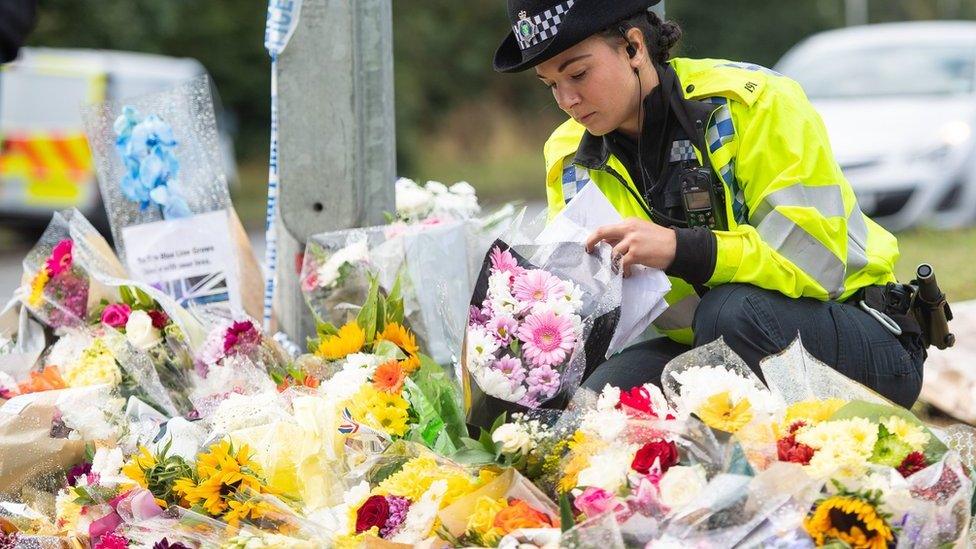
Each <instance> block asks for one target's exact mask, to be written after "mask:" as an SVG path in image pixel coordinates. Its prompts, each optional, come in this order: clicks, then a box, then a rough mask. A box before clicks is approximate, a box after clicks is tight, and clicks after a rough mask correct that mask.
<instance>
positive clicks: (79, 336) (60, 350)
mask: <svg viewBox="0 0 976 549" xmlns="http://www.w3.org/2000/svg"><path fill="white" fill-rule="evenodd" d="M94 342H95V338H94V337H92V335H91V334H90V333H88V332H87V331H84V330H76V329H69V330H68V331H67V332H65V333H64V334H63V335H62V336H61V337H60V338H58V340H57V341H55V342H54V345H52V346H51V351H50V352H49V353H48V355H47V359H46V361H45V364H50V365H54V366H57V367H58V368H59V369H60V370H61V371H66V370H70V369H71V368H73V367H74V365H75V363H77V362H78V360H79V359H81V355H82V353H84V352H85V349H87V348H88V347H91V345H92V343H94Z"/></svg>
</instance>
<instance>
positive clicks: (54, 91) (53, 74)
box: [0, 48, 237, 235]
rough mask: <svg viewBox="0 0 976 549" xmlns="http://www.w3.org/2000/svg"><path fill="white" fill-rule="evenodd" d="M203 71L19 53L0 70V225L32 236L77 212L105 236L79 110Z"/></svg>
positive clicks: (184, 65)
mask: <svg viewBox="0 0 976 549" xmlns="http://www.w3.org/2000/svg"><path fill="white" fill-rule="evenodd" d="M205 72H206V70H205V69H204V67H203V65H201V64H200V62H199V61H197V60H195V59H186V58H184V59H177V58H173V57H166V56H162V55H151V54H143V53H132V52H117V51H105V50H82V49H54V48H23V49H22V50H21V51H20V56H19V57H18V58H17V60H16V61H14V62H12V63H8V64H6V65H3V66H2V67H0V225H4V226H8V227H12V228H15V229H23V230H36V229H37V228H38V227H42V226H44V225H45V224H46V223H47V222H48V221H49V220H50V218H51V213H52V212H53V211H55V210H60V209H64V208H77V209H78V210H80V211H81V212H82V213H83V214H84V215H85V216H86V217H87V218H88V219H90V220H91V221H92V222H93V223H95V225H96V226H99V228H100V229H103V231H102V232H103V233H105V234H106V235H107V234H108V231H107V221H106V217H105V212H104V209H103V207H102V204H101V197H100V195H99V192H98V180H97V179H96V176H95V167H94V165H93V161H92V156H91V153H90V151H89V149H88V141H87V139H86V137H85V131H84V126H83V125H82V116H81V107H82V106H83V105H85V104H88V103H97V102H101V101H105V100H109V99H125V98H130V97H137V96H139V95H144V94H147V93H153V92H158V91H163V90H166V89H168V88H171V87H173V86H175V85H177V84H179V83H180V82H182V81H184V80H187V79H190V78H193V77H196V76H198V75H201V74H204V73H205ZM211 81H212V80H211ZM212 92H213V97H214V103H215V108H216V110H217V124H218V127H219V128H220V133H221V144H222V149H223V156H224V164H225V166H224V170H225V173H226V174H227V180H228V181H229V182H235V181H236V180H237V177H236V175H237V172H236V164H235V162H234V150H233V141H232V139H231V137H230V134H229V131H227V124H226V118H225V117H224V116H222V112H221V109H220V103H219V96H218V95H217V92H216V89H214V90H212Z"/></svg>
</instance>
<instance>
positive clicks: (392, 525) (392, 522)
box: [380, 496, 410, 539]
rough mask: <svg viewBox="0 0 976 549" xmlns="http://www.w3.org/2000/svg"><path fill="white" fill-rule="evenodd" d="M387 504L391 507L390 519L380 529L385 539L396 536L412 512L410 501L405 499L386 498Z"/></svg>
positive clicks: (381, 535)
mask: <svg viewBox="0 0 976 549" xmlns="http://www.w3.org/2000/svg"><path fill="white" fill-rule="evenodd" d="M386 504H387V505H388V506H389V517H388V518H387V519H386V523H385V524H384V525H383V528H381V529H380V537H381V538H384V539H386V538H389V537H390V536H392V535H393V534H396V532H397V530H399V529H400V526H401V525H402V524H403V522H404V521H405V520H407V513H408V512H409V511H410V500H409V499H407V498H404V497H400V496H386Z"/></svg>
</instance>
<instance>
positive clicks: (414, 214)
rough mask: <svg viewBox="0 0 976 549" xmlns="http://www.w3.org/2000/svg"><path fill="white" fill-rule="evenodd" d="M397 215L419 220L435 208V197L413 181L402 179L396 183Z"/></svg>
mask: <svg viewBox="0 0 976 549" xmlns="http://www.w3.org/2000/svg"><path fill="white" fill-rule="evenodd" d="M395 187H396V210H397V215H399V216H400V217H402V218H406V219H419V218H422V217H424V216H426V215H427V214H428V213H430V210H431V209H432V208H433V207H434V195H433V194H432V193H431V192H430V191H429V190H427V189H425V188H423V187H421V186H420V185H418V184H417V183H416V182H414V181H413V180H412V179H407V178H405V177H401V178H400V179H397V181H396V185H395Z"/></svg>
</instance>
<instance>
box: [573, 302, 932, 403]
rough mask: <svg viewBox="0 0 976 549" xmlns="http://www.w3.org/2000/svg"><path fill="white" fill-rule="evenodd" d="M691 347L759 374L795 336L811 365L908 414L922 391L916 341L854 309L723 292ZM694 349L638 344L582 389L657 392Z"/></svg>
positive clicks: (703, 314)
mask: <svg viewBox="0 0 976 549" xmlns="http://www.w3.org/2000/svg"><path fill="white" fill-rule="evenodd" d="M694 331H695V341H694V346H696V347H697V346H699V345H703V344H705V343H710V342H712V341H714V340H716V339H718V338H719V336H721V337H723V338H724V339H725V342H726V343H727V344H728V345H729V346H730V347H731V348H732V349H733V350H734V351H735V352H736V353H737V354H738V355H739V356H741V357H742V359H743V360H745V362H746V364H748V365H749V367H750V368H751V369H752V370H753V371H754V372H756V373H757V374H758V375H760V377H761V374H760V372H759V362H760V361H761V360H762V359H764V358H766V357H767V356H769V355H772V354H775V353H778V352H780V351H782V350H783V349H785V348H786V347H787V346H788V345H789V344H790V343H792V342H793V340H795V339H796V337H797V334H799V335H800V336H801V337H802V339H803V345H804V347H806V349H807V350H808V351H809V352H810V353H811V354H812V355H813V356H815V357H817V358H818V359H819V360H821V361H822V362H824V363H826V364H827V365H829V366H832V367H833V368H835V369H836V370H837V371H839V372H840V373H842V374H844V375H845V376H847V377H849V378H851V379H853V380H855V381H858V382H860V383H862V384H863V385H866V386H868V387H870V388H871V389H873V390H875V391H876V392H878V393H880V394H881V395H883V396H885V397H887V398H888V399H890V400H892V401H893V402H895V403H897V404H900V405H902V406H904V407H906V408H908V407H911V405H912V404H913V403H914V402H915V399H917V398H918V394H919V392H921V390H922V365H923V363H924V361H925V351H924V349H923V346H922V342H921V338H920V337H917V336H916V337H914V338H911V339H910V340H907V341H905V342H902V341H901V340H900V339H899V338H898V337H896V336H895V335H894V334H892V333H891V332H889V331H888V330H886V329H885V328H884V327H883V326H882V325H881V323H880V322H878V321H877V320H875V319H874V317H872V316H871V315H869V314H867V313H866V312H864V311H863V310H862V309H860V308H859V307H857V306H855V305H852V304H845V303H836V302H823V301H818V300H816V299H810V298H800V299H793V298H789V297H786V296H784V295H783V294H781V293H779V292H774V291H770V290H764V289H762V288H757V287H756V286H752V285H749V284H726V285H723V286H719V287H716V288H714V289H712V290H710V291H709V292H707V293H706V294H705V296H704V297H703V298H702V300H701V303H700V304H699V305H698V309H697V311H696V312H695V323H694ZM690 349H691V347H689V346H687V345H682V344H680V343H675V342H673V341H671V340H669V339H667V338H659V339H653V340H650V341H645V342H643V343H639V344H637V345H634V346H632V347H629V348H627V349H624V350H623V351H621V352H619V353H617V354H616V355H614V356H612V357H610V359H609V360H607V361H606V362H605V363H603V364H601V365H600V366H598V367H597V368H596V369H595V370H594V371H593V373H592V374H591V375H590V376H589V377H588V378H587V379H586V380H585V381H584V382H583V386H584V387H588V388H590V389H593V390H597V391H599V390H600V389H602V388H603V386H604V385H606V384H608V383H609V384H610V385H615V386H618V387H621V388H630V387H634V386H636V385H642V384H644V383H648V382H651V383H654V384H656V385H660V384H661V372H662V370H663V369H664V365H665V364H667V363H668V361H670V360H671V359H672V358H674V357H675V356H677V355H679V354H681V353H683V352H685V351H688V350H690Z"/></svg>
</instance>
